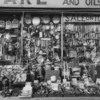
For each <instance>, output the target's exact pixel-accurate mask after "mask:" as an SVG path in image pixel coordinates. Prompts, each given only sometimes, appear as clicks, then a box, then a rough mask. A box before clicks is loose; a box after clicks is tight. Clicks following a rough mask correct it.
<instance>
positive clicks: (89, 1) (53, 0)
mask: <svg viewBox="0 0 100 100" xmlns="http://www.w3.org/2000/svg"><path fill="white" fill-rule="evenodd" d="M0 7H23V8H24V7H25V8H27V7H28V8H29V7H30V8H100V0H0Z"/></svg>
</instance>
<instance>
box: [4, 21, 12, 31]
mask: <svg viewBox="0 0 100 100" xmlns="http://www.w3.org/2000/svg"><path fill="white" fill-rule="evenodd" d="M11 28H12V23H11V21H10V20H8V21H6V27H5V29H11Z"/></svg>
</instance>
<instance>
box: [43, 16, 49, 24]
mask: <svg viewBox="0 0 100 100" xmlns="http://www.w3.org/2000/svg"><path fill="white" fill-rule="evenodd" d="M42 22H43V23H44V24H49V22H50V18H49V17H48V16H44V17H43V18H42Z"/></svg>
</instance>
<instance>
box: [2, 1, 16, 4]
mask: <svg viewBox="0 0 100 100" xmlns="http://www.w3.org/2000/svg"><path fill="white" fill-rule="evenodd" d="M9 2H10V3H11V2H12V3H13V4H16V0H4V4H9Z"/></svg>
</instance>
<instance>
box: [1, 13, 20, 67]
mask: <svg viewBox="0 0 100 100" xmlns="http://www.w3.org/2000/svg"><path fill="white" fill-rule="evenodd" d="M20 29H21V25H20V15H19V14H18V15H17V14H15V15H13V14H9V15H7V14H2V15H1V16H0V64H1V65H2V64H4V65H7V63H6V62H4V63H3V61H10V62H11V63H12V64H15V62H20V61H19V59H20V45H19V44H20Z"/></svg>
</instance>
